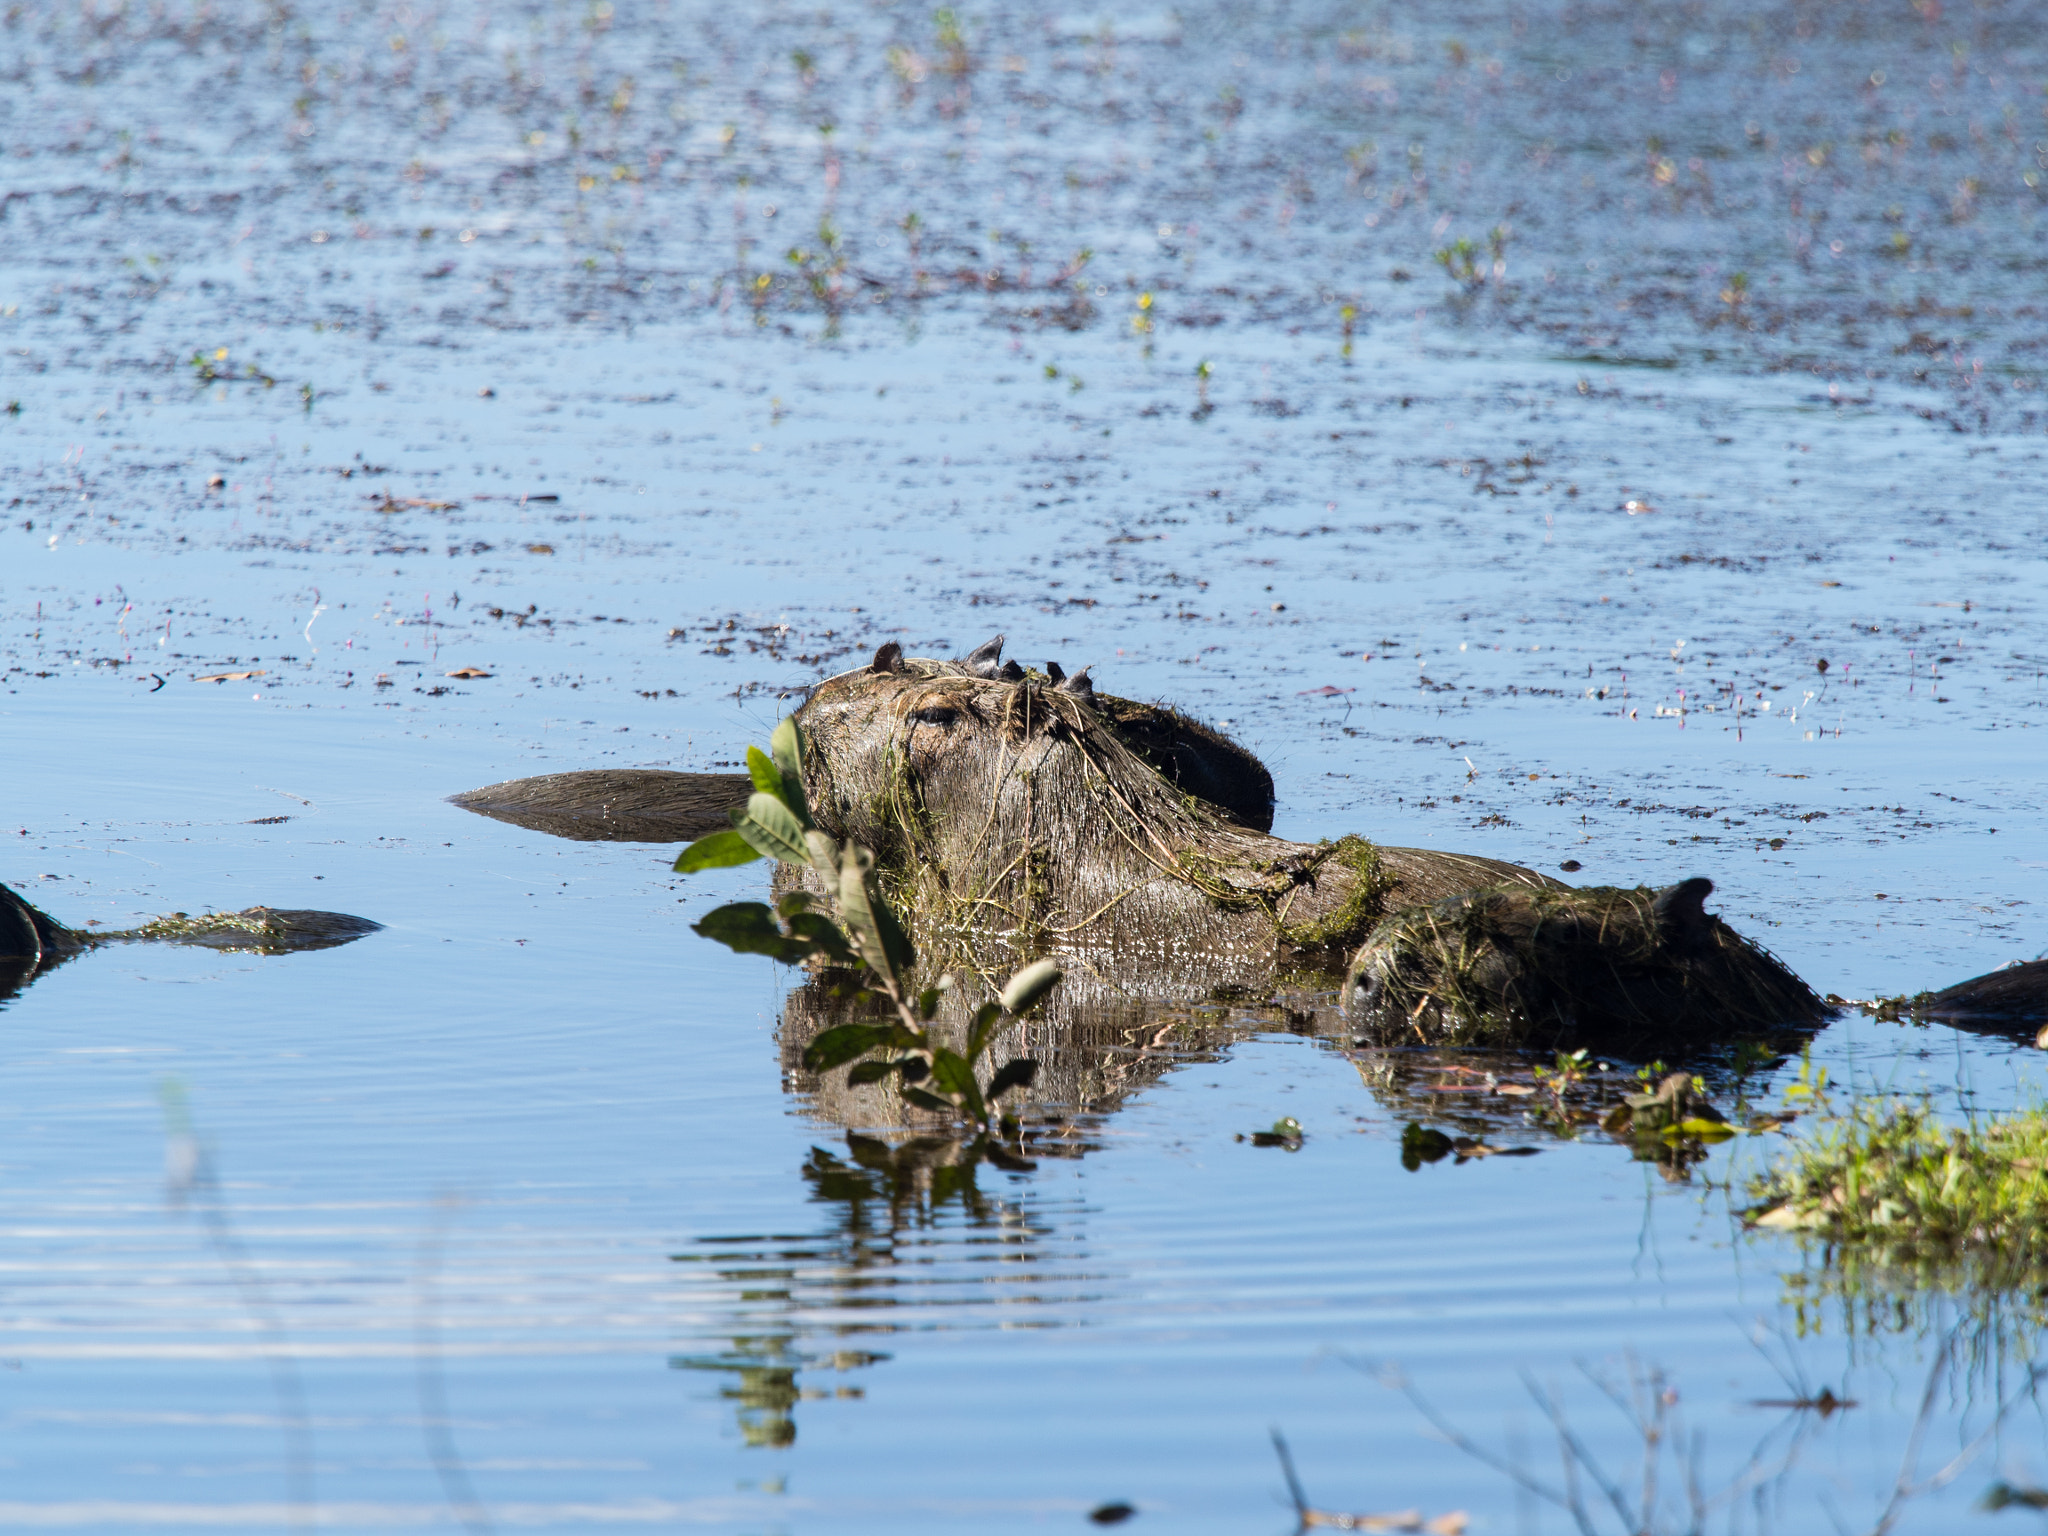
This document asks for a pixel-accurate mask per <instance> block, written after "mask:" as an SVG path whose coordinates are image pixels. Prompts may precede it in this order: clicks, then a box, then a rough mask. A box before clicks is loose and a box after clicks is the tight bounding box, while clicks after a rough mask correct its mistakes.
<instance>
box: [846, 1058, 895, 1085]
mask: <svg viewBox="0 0 2048 1536" xmlns="http://www.w3.org/2000/svg"><path fill="white" fill-rule="evenodd" d="M895 1070H896V1063H895V1062H893V1061H860V1062H855V1063H854V1066H853V1070H852V1071H850V1072H848V1073H847V1074H846V1080H847V1082H849V1083H852V1084H853V1085H854V1086H856V1087H858V1086H860V1085H861V1084H862V1083H879V1082H880V1081H881V1080H882V1079H883V1078H885V1077H887V1076H888V1075H889V1074H890V1073H891V1072H894V1071H895Z"/></svg>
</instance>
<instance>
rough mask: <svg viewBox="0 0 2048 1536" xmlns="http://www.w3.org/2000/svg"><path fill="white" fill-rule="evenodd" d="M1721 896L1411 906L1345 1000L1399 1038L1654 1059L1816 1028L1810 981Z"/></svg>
mask: <svg viewBox="0 0 2048 1536" xmlns="http://www.w3.org/2000/svg"><path fill="white" fill-rule="evenodd" d="M1713 889H1714V887H1713V883H1712V882H1711V881H1708V880H1703V879H1692V880H1686V881H1683V882H1681V883H1680V884H1678V885H1674V886H1671V887H1669V888H1667V889H1665V890H1662V891H1656V890H1650V889H1648V888H1639V889H1636V890H1623V889H1619V888H1617V887H1614V886H1594V887H1590V888H1587V889H1583V890H1572V891H1537V890H1530V889H1528V888H1527V887H1511V886H1492V887H1487V888H1484V889H1481V890H1475V891H1467V892H1464V893H1462V894H1460V895H1457V896H1451V897H1447V898H1446V899H1444V900H1442V901H1439V902H1436V903H1434V904H1433V905H1430V906H1426V907H1411V908H1409V909H1407V910H1405V911H1402V912H1397V913H1395V914H1394V915H1393V916H1392V917H1389V918H1388V919H1387V920H1386V921H1385V922H1383V923H1381V924H1380V925H1379V926H1378V927H1377V928H1376V929H1374V930H1373V932H1372V934H1371V936H1370V937H1368V938H1367V939H1366V941H1365V944H1364V945H1363V946H1362V947H1361V948H1360V949H1359V951H1358V954H1357V955H1356V956H1355V957H1354V958H1353V960H1352V962H1351V969H1350V972H1349V974H1348V975H1347V976H1346V978H1345V985H1344V999H1345V1006H1346V1009H1347V1011H1348V1012H1349V1014H1350V1016H1351V1018H1352V1020H1353V1022H1354V1023H1355V1024H1357V1025H1358V1026H1359V1027H1360V1028H1361V1029H1362V1030H1363V1031H1365V1032H1366V1033H1367V1034H1369V1035H1370V1036H1372V1037H1373V1038H1374V1039H1375V1040H1377V1041H1378V1042H1380V1043H1381V1044H1386V1045H1393V1044H1399V1043H1402V1042H1404V1041H1405V1042H1407V1043H1410V1044H1424V1045H1463V1046H1475V1045H1494V1046H1517V1047H1536V1048H1543V1049H1547V1048H1552V1047H1567V1046H1574V1045H1579V1044H1589V1043H1597V1044H1598V1045H1600V1046H1601V1047H1602V1048H1603V1049H1606V1050H1609V1051H1612V1052H1615V1053H1616V1054H1619V1055H1641V1056H1656V1055H1670V1054H1678V1053H1682V1052H1686V1051H1691V1050H1696V1049H1699V1048H1702V1047H1705V1046H1710V1045H1715V1044H1720V1043H1724V1042H1727V1041H1729V1040H1732V1039H1734V1038H1737V1037H1739V1036H1743V1035H1761V1034H1768V1033H1771V1032H1773V1031H1783V1030H1785V1029H1787V1028H1792V1027H1798V1026H1805V1025H1812V1024H1816V1023H1818V1022H1819V1021H1820V1020H1821V1019H1822V1018H1824V1017H1825V1016H1826V1012H1827V1009H1826V1005H1825V1004H1823V1003H1822V1001H1821V999H1820V998H1818V997H1817V996H1815V995H1814V993H1813V991H1812V990H1811V989H1810V988H1809V987H1808V986H1807V985H1806V983H1804V982H1803V981H1801V980H1800V979H1799V978H1798V977H1797V976H1794V975H1793V974H1792V973H1791V972H1790V971H1789V970H1787V969H1786V968H1785V967H1784V966H1783V965H1781V964H1779V963H1778V961H1777V960H1776V959H1775V958H1773V957H1772V956H1771V955H1770V954H1769V953H1767V952H1766V951H1765V950H1763V949H1762V948H1760V947H1759V946H1758V945H1756V944H1753V943H1751V942H1750V941H1749V940H1748V939H1745V938H1743V937H1742V936H1741V935H1740V934H1738V933H1737V932H1736V931H1735V930H1734V929H1733V928H1730V927H1729V926H1728V925H1727V924H1726V923H1724V922H1722V921H1721V919H1720V918H1718V917H1715V916H1713V915H1712V914H1711V913H1709V912H1708V911H1707V910H1706V908H1705V906H1704V905H1703V903H1704V902H1705V900H1706V898H1707V896H1708V895H1709V894H1710V893H1711V892H1712V891H1713Z"/></svg>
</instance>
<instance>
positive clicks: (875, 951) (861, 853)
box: [839, 843, 917, 990]
mask: <svg viewBox="0 0 2048 1536" xmlns="http://www.w3.org/2000/svg"><path fill="white" fill-rule="evenodd" d="M874 869H875V856H874V855H873V854H872V853H870V852H869V851H868V850H867V849H865V848H863V847H861V846H859V845H858V844H857V843H849V844H847V845H846V847H845V848H844V849H843V850H842V851H841V857H840V861H839V915H840V916H841V917H842V918H844V919H845V921H846V926H847V928H848V929H849V930H850V931H851V932H852V934H853V943H854V947H855V948H856V949H858V950H859V951H860V957H861V959H863V960H865V961H867V963H868V966H869V967H870V968H871V969H872V970H873V971H874V972H875V974H876V975H878V976H884V977H887V978H888V979H889V981H890V982H891V983H892V984H893V985H895V986H896V987H897V988H898V989H899V990H900V989H901V987H902V984H903V977H904V976H905V975H906V974H907V973H908V972H909V970H910V968H911V966H912V965H914V964H915V963H916V960H917V952H916V951H915V950H913V949H912V948H911V947H910V941H909V940H908V939H906V938H904V937H903V930H902V929H901V928H899V927H898V926H897V924H896V916H895V914H894V913H892V912H891V911H890V910H889V906H888V903H887V902H885V901H883V900H882V896H881V892H880V891H879V890H877V889H876V885H875V878H874Z"/></svg>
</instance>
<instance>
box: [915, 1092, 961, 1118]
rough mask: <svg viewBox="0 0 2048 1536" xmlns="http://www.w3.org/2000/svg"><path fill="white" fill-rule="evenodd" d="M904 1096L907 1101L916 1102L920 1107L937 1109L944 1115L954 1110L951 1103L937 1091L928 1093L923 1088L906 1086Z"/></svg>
mask: <svg viewBox="0 0 2048 1536" xmlns="http://www.w3.org/2000/svg"><path fill="white" fill-rule="evenodd" d="M903 1097H904V1100H905V1101H906V1102H907V1103H911V1104H915V1105H916V1106H917V1107H918V1108H919V1109H935V1110H937V1111H938V1112H939V1113H940V1114H942V1115H950V1114H952V1113H953V1112H954V1111H953V1106H952V1105H951V1104H949V1103H947V1102H946V1101H945V1100H944V1099H942V1098H940V1097H939V1096H938V1095H937V1094H936V1093H927V1092H925V1090H924V1089H922V1088H906V1089H904V1090H903Z"/></svg>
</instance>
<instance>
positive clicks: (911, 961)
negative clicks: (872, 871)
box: [868, 879, 917, 976]
mask: <svg viewBox="0 0 2048 1536" xmlns="http://www.w3.org/2000/svg"><path fill="white" fill-rule="evenodd" d="M868 894H869V899H870V902H871V904H872V907H873V910H874V914H875V931H876V933H877V934H879V935H880V936H881V940H882V948H883V949H884V950H885V951H887V953H888V956H889V963H890V964H891V965H893V966H895V967H896V974H897V975H898V976H908V975H909V974H910V973H911V971H912V970H913V969H915V968H916V966H917V949H916V947H915V946H914V945H913V944H912V943H911V942H910V935H909V934H907V933H905V932H904V931H903V925H902V924H901V923H899V922H897V921H896V913H895V910H894V909H893V908H891V907H890V905H889V903H888V902H886V901H884V900H883V899H882V893H881V892H880V890H878V889H877V888H876V885H875V882H874V881H873V880H872V879H871V880H869V882H868Z"/></svg>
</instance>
